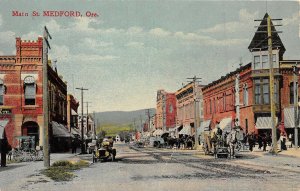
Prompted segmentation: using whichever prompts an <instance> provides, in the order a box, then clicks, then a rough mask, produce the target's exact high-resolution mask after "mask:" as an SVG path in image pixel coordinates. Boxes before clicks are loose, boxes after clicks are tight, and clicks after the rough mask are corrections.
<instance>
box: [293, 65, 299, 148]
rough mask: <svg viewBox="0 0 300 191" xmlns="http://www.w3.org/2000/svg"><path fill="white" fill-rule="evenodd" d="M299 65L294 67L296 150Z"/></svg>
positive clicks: (296, 142) (296, 146)
mask: <svg viewBox="0 0 300 191" xmlns="http://www.w3.org/2000/svg"><path fill="white" fill-rule="evenodd" d="M297 64H298V62H296V63H295V65H294V66H293V75H294V76H293V77H294V81H293V84H294V125H295V130H294V133H295V135H294V140H295V149H296V150H297V149H298V125H299V120H298V112H299V110H298V76H297V72H298V71H297Z"/></svg>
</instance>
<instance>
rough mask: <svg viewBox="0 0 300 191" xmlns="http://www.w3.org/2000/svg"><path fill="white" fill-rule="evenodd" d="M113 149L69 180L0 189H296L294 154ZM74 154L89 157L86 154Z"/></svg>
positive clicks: (38, 178) (299, 173)
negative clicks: (111, 158) (109, 158)
mask: <svg viewBox="0 0 300 191" xmlns="http://www.w3.org/2000/svg"><path fill="white" fill-rule="evenodd" d="M116 148H117V160H116V161H115V162H103V163H100V162H97V163H94V164H91V165H90V167H88V168H84V169H81V170H79V171H76V172H75V174H76V176H77V177H76V178H74V179H73V181H70V182H54V181H52V180H50V179H48V178H45V177H44V176H43V175H40V174H39V173H37V172H35V173H34V174H32V175H29V176H27V177H24V178H23V181H20V182H21V184H19V185H14V186H13V187H12V186H11V185H6V187H5V188H2V189H1V191H2V190H11V189H12V188H15V189H16V190H18V189H20V188H22V189H23V190H49V191H50V190H89V191H92V190H106V191H108V190H180V191H181V190H248V191H249V190H300V181H299V180H300V159H299V158H296V157H289V156H284V157H283V156H271V155H269V154H255V153H250V152H245V153H241V154H240V157H239V158H236V159H215V158H213V157H212V156H205V155H204V154H203V153H202V152H199V151H194V150H173V149H155V148H136V147H133V146H130V145H126V144H116ZM78 156H80V157H82V158H84V159H88V160H90V161H91V155H84V156H83V155H78ZM78 156H76V157H78ZM73 157H74V156H73ZM1 176H2V175H1ZM1 178H3V176H2V177H1ZM24 180H27V181H24ZM8 188H10V189H8Z"/></svg>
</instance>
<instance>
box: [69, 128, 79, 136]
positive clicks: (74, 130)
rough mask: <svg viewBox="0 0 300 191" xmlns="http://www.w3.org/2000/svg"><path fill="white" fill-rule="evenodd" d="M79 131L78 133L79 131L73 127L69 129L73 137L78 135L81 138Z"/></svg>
mask: <svg viewBox="0 0 300 191" xmlns="http://www.w3.org/2000/svg"><path fill="white" fill-rule="evenodd" d="M79 131H80V130H79V129H77V128H75V127H71V133H72V134H73V135H79V136H81V133H80V132H79Z"/></svg>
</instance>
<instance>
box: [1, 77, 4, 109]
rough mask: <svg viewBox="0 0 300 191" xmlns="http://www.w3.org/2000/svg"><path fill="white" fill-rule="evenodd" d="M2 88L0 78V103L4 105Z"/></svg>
mask: <svg viewBox="0 0 300 191" xmlns="http://www.w3.org/2000/svg"><path fill="white" fill-rule="evenodd" d="M4 89H5V87H4V84H3V80H2V79H0V105H4Z"/></svg>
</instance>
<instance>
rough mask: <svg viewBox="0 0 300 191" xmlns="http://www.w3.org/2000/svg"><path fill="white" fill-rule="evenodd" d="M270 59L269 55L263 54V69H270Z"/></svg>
mask: <svg viewBox="0 0 300 191" xmlns="http://www.w3.org/2000/svg"><path fill="white" fill-rule="evenodd" d="M268 61H269V59H268V55H262V59H261V64H262V69H269V68H270V67H269V62H268Z"/></svg>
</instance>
